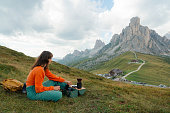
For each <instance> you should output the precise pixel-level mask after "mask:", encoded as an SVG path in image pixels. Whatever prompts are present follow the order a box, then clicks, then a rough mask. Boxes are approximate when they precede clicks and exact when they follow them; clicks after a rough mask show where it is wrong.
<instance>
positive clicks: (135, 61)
mask: <svg viewBox="0 0 170 113" xmlns="http://www.w3.org/2000/svg"><path fill="white" fill-rule="evenodd" d="M131 62H134V63H137V62H139V60H131Z"/></svg>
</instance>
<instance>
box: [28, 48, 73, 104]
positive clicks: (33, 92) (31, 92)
mask: <svg viewBox="0 0 170 113" xmlns="http://www.w3.org/2000/svg"><path fill="white" fill-rule="evenodd" d="M52 57H53V54H52V53H51V52H49V51H43V52H42V53H41V55H40V56H39V57H38V59H37V60H36V62H35V64H34V65H33V66H32V70H31V71H30V73H29V75H28V77H27V81H26V86H27V88H26V90H27V97H28V98H29V99H31V100H47V101H49V100H52V101H55V102H56V101H58V100H59V99H61V98H62V92H61V91H60V89H61V90H63V89H65V87H66V85H67V84H68V85H71V82H70V81H66V80H65V79H63V78H61V77H57V76H56V75H54V74H52V73H51V72H50V71H49V69H48V65H49V64H50V63H51V59H52ZM45 75H46V76H47V77H48V79H49V80H47V81H46V82H43V80H44V77H45Z"/></svg>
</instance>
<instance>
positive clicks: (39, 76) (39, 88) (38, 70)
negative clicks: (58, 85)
mask: <svg viewBox="0 0 170 113" xmlns="http://www.w3.org/2000/svg"><path fill="white" fill-rule="evenodd" d="M45 75H46V76H47V77H48V79H49V80H53V81H59V82H64V81H65V80H64V79H63V78H61V77H57V76H56V75H54V74H52V73H51V72H50V71H49V70H48V69H46V70H45V71H44V68H43V67H41V66H37V67H34V69H33V70H31V71H30V73H29V75H28V77H27V81H26V86H27V87H28V86H32V85H35V91H36V93H40V92H43V91H49V90H54V86H50V87H44V86H43V85H42V83H43V80H44V77H45Z"/></svg>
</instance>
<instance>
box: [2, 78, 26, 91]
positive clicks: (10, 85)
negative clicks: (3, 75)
mask: <svg viewBox="0 0 170 113" xmlns="http://www.w3.org/2000/svg"><path fill="white" fill-rule="evenodd" d="M1 84H2V86H3V87H4V89H6V90H9V91H20V90H22V88H23V86H24V83H22V82H20V81H18V80H16V79H5V80H3V81H2V82H1Z"/></svg>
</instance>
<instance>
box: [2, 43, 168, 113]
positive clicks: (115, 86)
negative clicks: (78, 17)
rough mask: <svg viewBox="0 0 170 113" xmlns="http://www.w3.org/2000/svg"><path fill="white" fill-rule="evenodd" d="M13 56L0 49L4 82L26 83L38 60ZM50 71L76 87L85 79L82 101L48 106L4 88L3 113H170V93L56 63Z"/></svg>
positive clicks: (43, 102) (69, 101) (66, 100)
mask: <svg viewBox="0 0 170 113" xmlns="http://www.w3.org/2000/svg"><path fill="white" fill-rule="evenodd" d="M2 48H3V49H2ZM2 50H3V51H2ZM11 52H13V50H10V49H8V48H5V47H1V46H0V56H1V57H0V68H1V70H0V75H1V76H0V81H1V80H3V79H4V78H9V77H10V78H14V79H17V80H20V81H22V82H25V81H26V78H27V75H28V74H29V71H30V68H31V66H32V64H33V62H34V61H35V59H34V58H31V57H28V56H25V55H23V54H20V53H17V52H16V53H15V52H14V53H11ZM16 54H17V56H16ZM28 59H29V60H28ZM50 70H51V71H52V72H53V73H54V74H56V75H58V76H62V77H63V78H65V79H67V80H70V81H72V82H73V84H76V78H78V77H81V78H82V79H83V86H84V87H86V89H87V91H86V92H85V94H84V95H82V96H80V97H78V98H68V97H66V96H63V98H62V99H61V100H59V101H58V102H51V101H50V102H46V101H33V100H29V99H28V98H27V97H26V95H25V94H22V93H16V92H7V91H5V90H4V89H3V88H2V87H0V112H2V113H23V112H24V113H25V112H26V113H32V112H34V113H41V112H45V113H46V112H47V113H48V112H50V113H51V112H52V113H54V112H63V113H67V112H76V113H77V112H78V113H79V112H87V113H91V112H94V113H99V112H116V113H125V112H157V113H158V112H159V113H160V112H169V111H170V103H169V97H170V93H169V92H170V89H161V88H153V87H144V86H136V85H131V84H125V83H121V82H114V81H111V80H108V79H105V78H102V77H99V76H96V75H94V74H92V73H89V72H86V71H83V70H78V69H75V68H71V67H67V66H64V65H61V64H58V63H56V62H52V64H51V65H50ZM45 80H47V78H45Z"/></svg>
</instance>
